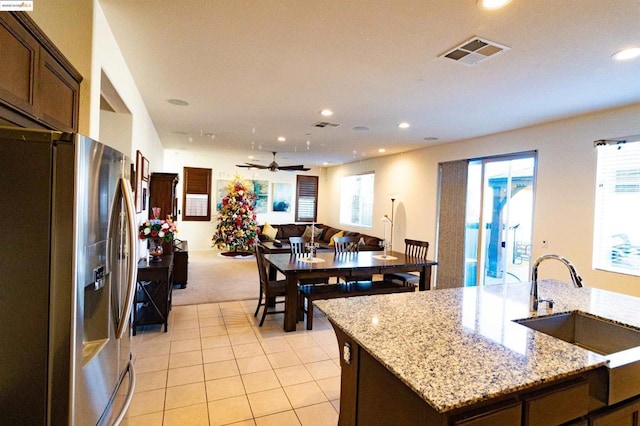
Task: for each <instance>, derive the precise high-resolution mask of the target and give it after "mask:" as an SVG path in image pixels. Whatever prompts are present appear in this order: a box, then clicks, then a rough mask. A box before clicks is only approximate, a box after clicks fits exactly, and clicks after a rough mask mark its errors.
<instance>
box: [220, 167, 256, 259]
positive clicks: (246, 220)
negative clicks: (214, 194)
mask: <svg viewBox="0 0 640 426" xmlns="http://www.w3.org/2000/svg"><path fill="white" fill-rule="evenodd" d="M227 189H228V190H229V193H228V194H227V195H226V196H225V197H224V198H223V199H222V207H221V209H220V212H219V213H218V225H217V226H216V233H215V234H214V235H213V238H212V241H213V244H214V246H216V247H218V248H221V249H227V250H230V251H233V252H241V251H254V249H255V244H256V242H257V240H258V231H257V228H258V224H257V222H256V214H255V212H254V210H253V202H254V200H255V199H256V197H255V195H254V194H253V193H252V192H250V191H249V190H248V189H247V185H246V184H245V183H244V182H243V181H242V179H241V178H240V177H239V176H236V177H235V178H234V180H233V181H231V183H230V184H229V185H228V186H227Z"/></svg>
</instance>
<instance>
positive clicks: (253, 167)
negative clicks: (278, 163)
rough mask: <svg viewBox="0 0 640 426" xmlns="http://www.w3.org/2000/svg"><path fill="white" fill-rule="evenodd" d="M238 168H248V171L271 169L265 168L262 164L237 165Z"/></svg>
mask: <svg viewBox="0 0 640 426" xmlns="http://www.w3.org/2000/svg"><path fill="white" fill-rule="evenodd" d="M236 167H246V168H248V169H268V168H269V166H263V165H262V164H252V163H245V164H236Z"/></svg>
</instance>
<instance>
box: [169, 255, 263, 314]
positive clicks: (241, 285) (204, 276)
mask: <svg viewBox="0 0 640 426" xmlns="http://www.w3.org/2000/svg"><path fill="white" fill-rule="evenodd" d="M259 291H260V290H259V283H258V267H257V265H256V258H255V257H253V256H252V257H250V258H245V259H237V258H236V259H234V258H228V257H225V256H222V255H221V254H220V250H216V249H210V250H194V251H189V277H188V285H187V288H185V289H180V288H178V287H176V288H174V289H173V304H174V305H196V304H200V303H216V302H228V301H236V300H249V299H258V295H259Z"/></svg>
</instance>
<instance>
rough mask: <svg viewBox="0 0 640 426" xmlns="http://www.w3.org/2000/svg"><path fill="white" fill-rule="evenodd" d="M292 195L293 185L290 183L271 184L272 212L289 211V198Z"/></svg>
mask: <svg viewBox="0 0 640 426" xmlns="http://www.w3.org/2000/svg"><path fill="white" fill-rule="evenodd" d="M292 195H293V185H292V184H290V183H274V184H273V195H272V197H271V198H272V200H273V211H274V212H290V211H291V198H292Z"/></svg>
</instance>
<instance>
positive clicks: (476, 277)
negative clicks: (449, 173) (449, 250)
mask: <svg viewBox="0 0 640 426" xmlns="http://www.w3.org/2000/svg"><path fill="white" fill-rule="evenodd" d="M535 163H536V157H535V153H526V154H521V155H513V156H502V157H494V158H486V159H480V160H474V161H470V162H469V169H468V175H467V176H468V181H467V203H466V226H465V277H464V285H465V286H475V285H491V284H503V283H504V284H506V283H512V282H520V281H528V274H529V263H530V261H531V231H532V224H533V197H534V181H535V179H534V178H535Z"/></svg>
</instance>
